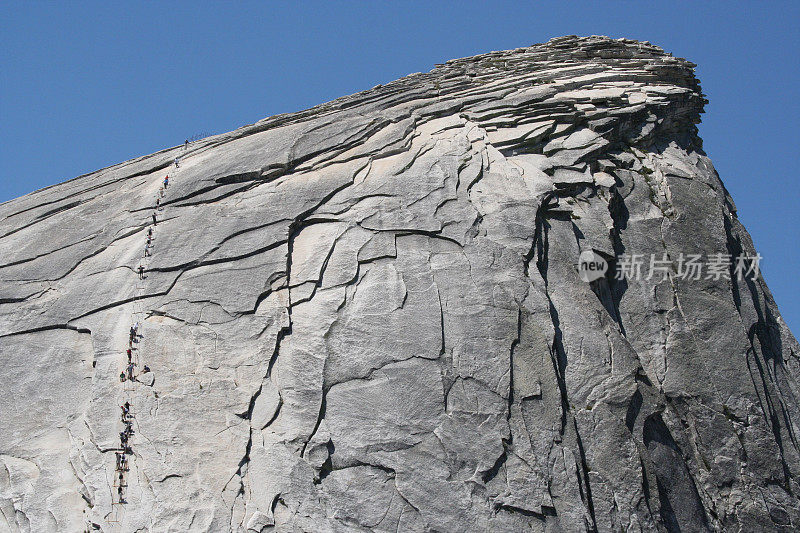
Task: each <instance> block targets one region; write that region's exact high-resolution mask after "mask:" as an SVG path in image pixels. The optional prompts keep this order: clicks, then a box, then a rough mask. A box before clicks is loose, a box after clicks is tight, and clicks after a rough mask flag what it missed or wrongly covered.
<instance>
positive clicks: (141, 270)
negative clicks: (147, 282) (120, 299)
mask: <svg viewBox="0 0 800 533" xmlns="http://www.w3.org/2000/svg"><path fill="white" fill-rule="evenodd" d="M136 270H137V272H139V279H144V267H143V266H142V265H139V268H138V269H136Z"/></svg>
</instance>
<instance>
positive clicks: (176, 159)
mask: <svg viewBox="0 0 800 533" xmlns="http://www.w3.org/2000/svg"><path fill="white" fill-rule="evenodd" d="M175 168H180V165H179V164H178V158H177V157H176V158H175Z"/></svg>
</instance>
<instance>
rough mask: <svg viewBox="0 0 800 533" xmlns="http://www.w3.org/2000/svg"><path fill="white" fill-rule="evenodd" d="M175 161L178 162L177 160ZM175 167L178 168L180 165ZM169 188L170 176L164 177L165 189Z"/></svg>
mask: <svg viewBox="0 0 800 533" xmlns="http://www.w3.org/2000/svg"><path fill="white" fill-rule="evenodd" d="M175 161H177V159H176V160H175ZM175 166H176V167H177V166H178V165H175ZM167 187H169V176H164V188H165V189H166V188H167Z"/></svg>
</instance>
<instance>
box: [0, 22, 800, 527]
mask: <svg viewBox="0 0 800 533" xmlns="http://www.w3.org/2000/svg"><path fill="white" fill-rule="evenodd" d="M693 67H694V65H693V64H692V63H689V62H688V61H685V60H683V59H679V58H674V57H671V56H669V55H668V54H666V53H665V52H664V51H662V50H661V49H660V48H657V47H655V46H652V45H650V44H649V43H645V42H636V41H630V40H611V39H608V38H605V37H585V38H579V37H563V38H558V39H553V40H552V41H550V42H548V43H546V44H540V45H535V46H532V47H529V48H520V49H517V50H513V51H507V52H493V53H490V54H485V55H481V56H476V57H471V58H465V59H458V60H453V61H449V62H447V63H446V64H444V65H439V66H437V67H436V68H435V69H434V70H432V71H431V72H429V73H426V74H412V75H410V76H407V77H405V78H402V79H400V80H398V81H395V82H392V83H389V84H387V85H384V86H378V87H375V88H373V89H371V90H368V91H364V92H362V93H359V94H356V95H352V96H347V97H344V98H340V99H338V100H335V101H333V102H330V103H327V104H323V105H320V106H317V107H315V108H312V109H309V110H307V111H303V112H299V113H293V114H287V115H279V116H275V117H271V118H268V119H265V120H262V121H260V122H258V123H256V124H254V125H251V126H247V127H244V128H241V129H239V130H236V131H234V132H231V133H227V134H223V135H217V136H214V137H210V138H207V139H203V140H201V141H197V142H193V143H190V144H189V145H188V146H186V147H184V146H179V147H176V148H172V149H168V150H164V151H162V152H158V153H156V154H153V155H150V156H146V157H142V158H139V159H136V160H132V161H128V162H126V163H122V164H120V165H116V166H113V167H110V168H107V169H103V170H100V171H98V172H95V173H92V174H88V175H85V176H81V177H79V178H76V179H74V180H71V181H68V182H65V183H62V184H60V185H56V186H53V187H49V188H47V189H43V190H41V191H37V192H35V193H32V194H29V195H27V196H24V197H22V198H18V199H16V200H12V201H10V202H6V203H4V204H0V281H1V283H0V384H1V385H2V386H0V530H4V531H5V530H9V529H10V530H11V531H25V532H28V531H30V532H44V531H84V530H89V531H93V530H102V531H213V532H218V531H256V532H261V531H292V532H301V531H303V532H350V531H353V532H364V531H379V532H383V531H385V532H415V531H437V532H463V531H491V532H521V531H534V532H559V531H564V532H572V531H575V532H579V531H603V532H605V531H686V532H688V531H705V530H710V531H742V532H752V531H787V532H788V531H797V530H798V528H800V501H799V500H798V491H800V485H798V479H800V478H799V477H798V476H800V456H799V455H798V441H797V437H798V431H799V430H800V428H799V427H798V423H799V422H800V411H799V410H798V394H800V392H798V356H800V347H798V343H797V341H796V340H795V338H794V337H793V336H792V334H791V332H790V331H789V330H788V328H787V327H786V325H785V323H784V322H783V321H782V319H781V317H780V314H779V313H778V309H777V307H776V305H775V303H774V301H773V299H772V296H771V295H770V293H769V290H768V289H767V287H766V285H765V284H764V282H763V281H762V280H761V279H760V278H756V279H755V280H754V279H751V278H747V277H746V278H744V279H741V280H740V279H739V277H738V276H737V275H735V272H734V269H733V267H732V266H731V268H730V269H728V268H727V267H726V268H724V269H723V270H722V271H721V275H719V276H716V278H717V279H715V277H714V276H711V277H710V279H707V276H705V275H704V276H702V277H701V279H697V280H695V279H691V278H689V279H684V278H686V276H683V277H682V276H680V275H679V274H680V271H678V270H676V269H675V268H674V266H673V267H672V268H667V269H666V271H664V272H662V274H661V275H656V276H653V277H651V279H646V278H647V276H642V278H641V279H638V280H637V279H628V280H625V279H622V280H619V279H616V275H615V274H616V271H617V269H618V268H619V267H620V262H621V261H622V259H620V258H621V257H622V256H623V254H628V255H630V254H641V255H642V256H643V257H645V265H644V267H643V270H645V271H646V270H647V268H646V267H647V266H648V265H647V258H650V257H651V255H652V254H655V257H657V258H662V257H663V256H664V254H665V253H666V254H668V255H667V257H668V258H669V259H670V260H671V261H673V265H674V262H675V261H677V259H678V258H679V257H681V256H680V254H685V255H687V256H688V255H690V254H702V255H703V256H704V257H706V256H712V255H714V254H725V255H730V256H732V257H734V258H735V257H742V256H750V257H752V256H754V255H755V250H754V248H753V244H752V242H751V239H750V236H749V235H748V234H747V232H746V231H745V229H744V228H743V227H742V225H741V224H740V223H739V221H738V220H737V218H736V209H735V207H734V204H733V201H732V199H731V198H730V196H729V195H728V193H727V192H726V190H725V188H724V187H723V185H722V182H721V181H720V179H719V177H718V176H717V173H716V172H715V170H714V168H713V166H712V164H711V162H710V161H709V159H708V158H707V157H706V156H705V154H704V153H703V151H702V144H701V141H700V139H699V138H698V137H697V130H696V127H695V124H696V123H698V122H699V120H700V118H699V117H700V113H702V109H703V104H704V103H705V100H704V98H703V95H702V93H701V92H700V87H699V85H698V82H697V80H696V78H695V77H694V73H693ZM176 157H178V158H180V161H179V167H177V168H176V167H175V164H174V160H175V158H176ZM167 174H168V175H169V177H170V182H169V185H168V187H167V188H166V191H165V194H164V197H163V199H162V200H161V208H160V209H159V210H156V211H155V213H156V216H157V225H156V226H155V227H153V226H152V215H153V213H154V204H155V202H156V198H160V193H159V189H160V187H161V184H162V181H163V179H164V177H165V175H167ZM149 228H152V229H153V241H152V246H151V247H150V248H149V250H150V251H151V255H150V256H149V257H143V253H144V248H145V241H146V236H147V232H148V229H149ZM589 250H591V251H594V253H595V254H596V255H597V256H598V257H601V258H604V259H605V260H606V261H607V262H608V263H609V269H608V271H607V272H606V274H605V276H603V277H601V278H600V279H598V280H595V281H593V282H591V283H588V282H584V281H582V280H581V278H580V277H579V272H578V267H577V265H578V257H579V256H580V255H581V253H582V252H586V251H589ZM139 265H142V266H143V267H145V272H144V279H142V280H140V279H139V274H138V272H137V268H138V266H139ZM728 278H732V279H728ZM137 321H138V322H139V323H140V327H139V329H138V331H137V334H136V337H135V340H134V342H133V343H129V337H130V328H131V325H132V324H134V323H135V322H137ZM131 344H132V346H133V349H132V356H131V357H132V361H133V363H134V366H133V368H132V372H133V375H134V380H133V381H130V380H126V381H124V382H122V381H120V373H121V372H127V365H128V361H127V356H126V349H127V348H128V347H129V345H131ZM145 365H147V367H148V370H149V371H148V372H145V368H144V367H145ZM126 401H128V402H129V403H130V405H131V408H130V415H129V416H128V417H123V416H122V415H121V406H122V405H123V404H124V403H125V402H126ZM123 419H125V420H127V421H128V422H129V424H125V423H124V422H123ZM126 426H130V428H131V429H130V431H129V432H128V433H125V434H126V435H129V440H128V443H129V448H130V449H129V452H130V453H128V454H125V455H124V457H125V458H127V460H128V461H127V464H128V467H127V469H126V468H122V469H121V470H117V469H116V466H117V455H116V454H117V453H121V439H122V437H121V436H120V432H124V431H125V428H126ZM120 474H122V483H121V485H122V486H121V490H120V477H119V476H120ZM120 495H121V496H122V498H123V499H124V500H125V501H126V502H127V503H125V504H119V503H117V502H118V501H119V497H120Z"/></svg>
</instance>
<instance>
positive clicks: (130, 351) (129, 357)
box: [128, 348, 133, 363]
mask: <svg viewBox="0 0 800 533" xmlns="http://www.w3.org/2000/svg"><path fill="white" fill-rule="evenodd" d="M132 357H133V351H132V350H131V349H130V348H128V363H130V362H131V359H132Z"/></svg>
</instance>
